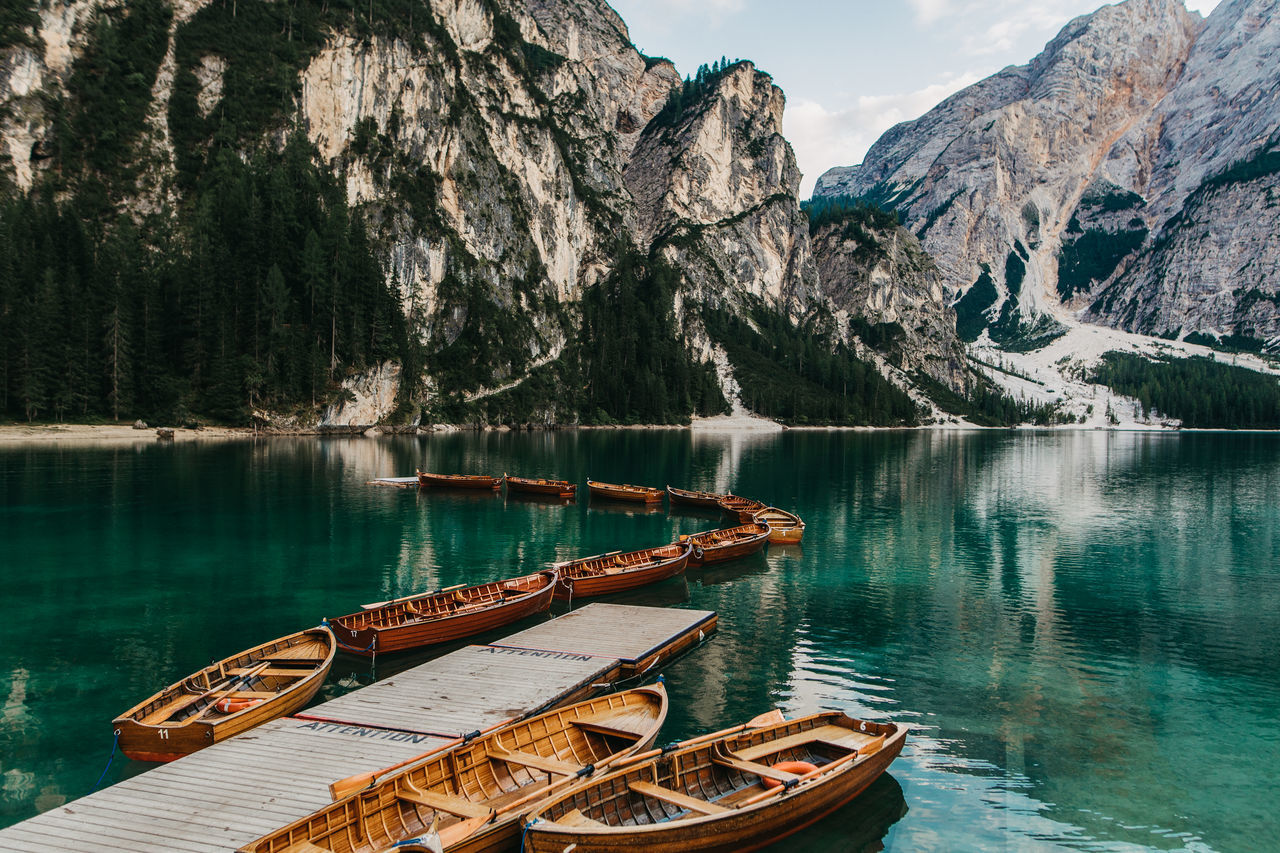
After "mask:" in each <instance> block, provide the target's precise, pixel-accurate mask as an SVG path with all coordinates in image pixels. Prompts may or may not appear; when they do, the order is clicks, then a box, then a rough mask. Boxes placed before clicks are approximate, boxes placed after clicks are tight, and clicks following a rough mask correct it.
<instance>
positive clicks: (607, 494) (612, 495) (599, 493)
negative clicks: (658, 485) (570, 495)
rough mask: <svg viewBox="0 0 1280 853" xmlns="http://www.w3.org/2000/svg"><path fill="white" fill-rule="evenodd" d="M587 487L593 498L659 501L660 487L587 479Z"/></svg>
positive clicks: (644, 501)
mask: <svg viewBox="0 0 1280 853" xmlns="http://www.w3.org/2000/svg"><path fill="white" fill-rule="evenodd" d="M587 488H588V489H589V490H590V491H591V496H592V497H593V498H608V499H609V500H613V501H636V502H639V503H661V502H662V489H655V488H653V487H652V486H632V485H630V484H627V483H601V482H598V481H596V480H587Z"/></svg>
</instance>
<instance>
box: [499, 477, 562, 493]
mask: <svg viewBox="0 0 1280 853" xmlns="http://www.w3.org/2000/svg"><path fill="white" fill-rule="evenodd" d="M502 477H503V479H504V480H506V481H507V491H508V492H523V493H524V494H529V495H551V496H553V497H557V498H572V497H574V495H576V494H577V491H578V487H577V485H575V484H573V483H570V482H569V481H568V480H543V479H527V478H525V477H512V476H511V475H509V474H503V475H502Z"/></svg>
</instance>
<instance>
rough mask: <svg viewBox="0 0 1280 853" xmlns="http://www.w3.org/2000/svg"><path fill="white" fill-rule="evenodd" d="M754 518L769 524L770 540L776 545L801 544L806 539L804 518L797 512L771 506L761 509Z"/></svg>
mask: <svg viewBox="0 0 1280 853" xmlns="http://www.w3.org/2000/svg"><path fill="white" fill-rule="evenodd" d="M753 518H754V519H755V520H756V521H758V522H760V523H761V524H765V525H768V527H769V541H770V542H771V543H773V544H775V545H799V544H800V540H802V539H804V520H803V519H802V518H800V516H798V515H796V514H795V513H790V512H787V511H786V510H785V509H778V508H777V507H776V506H771V507H766V508H765V509H762V510H760V511H759V512H757V513H756V514H755V515H754V516H753Z"/></svg>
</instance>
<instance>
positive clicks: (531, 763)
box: [489, 743, 582, 776]
mask: <svg viewBox="0 0 1280 853" xmlns="http://www.w3.org/2000/svg"><path fill="white" fill-rule="evenodd" d="M489 757H490V758H497V759H499V760H500V761H505V762H507V763H508V764H519V765H521V766H522V767H532V768H534V769H535V770H544V771H546V772H547V773H556V774H559V775H561V776H572V775H574V774H575V773H577V772H578V771H579V770H581V769H582V765H581V764H570V763H569V762H567V761H560V760H559V759H556V758H545V757H543V756H541V755H533V754H531V753H528V752H519V751H514V750H509V749H506V748H505V747H502V746H499V745H498V744H496V743H495V744H493V745H491V746H490V747H489Z"/></svg>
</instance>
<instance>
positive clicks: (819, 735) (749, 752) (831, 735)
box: [733, 726, 884, 761]
mask: <svg viewBox="0 0 1280 853" xmlns="http://www.w3.org/2000/svg"><path fill="white" fill-rule="evenodd" d="M877 740H879V741H881V742H883V740H884V739H883V738H882V737H876V736H875V735H867V734H864V733H862V732H857V731H854V730H853V729H846V728H845V727H844V726H819V727H818V728H816V729H810V730H809V731H807V732H800V733H799V734H794V735H790V736H788V737H784V738H778V739H777V740H771V741H768V742H767V743H762V744H760V745H759V746H748V747H743V748H742V749H735V750H733V755H734V756H735V757H736V758H741V759H743V760H745V761H755V760H756V759H757V758H762V757H764V756H766V755H773V754H774V753H778V752H784V751H786V750H788V749H794V748H796V747H798V746H804V745H805V744H808V743H822V744H827V745H829V746H834V747H836V748H837V749H846V750H849V749H857V750H859V751H862V752H873V751H874V750H871V749H868V748H867V747H869V746H870V745H871V743H872V742H874V741H877Z"/></svg>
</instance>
